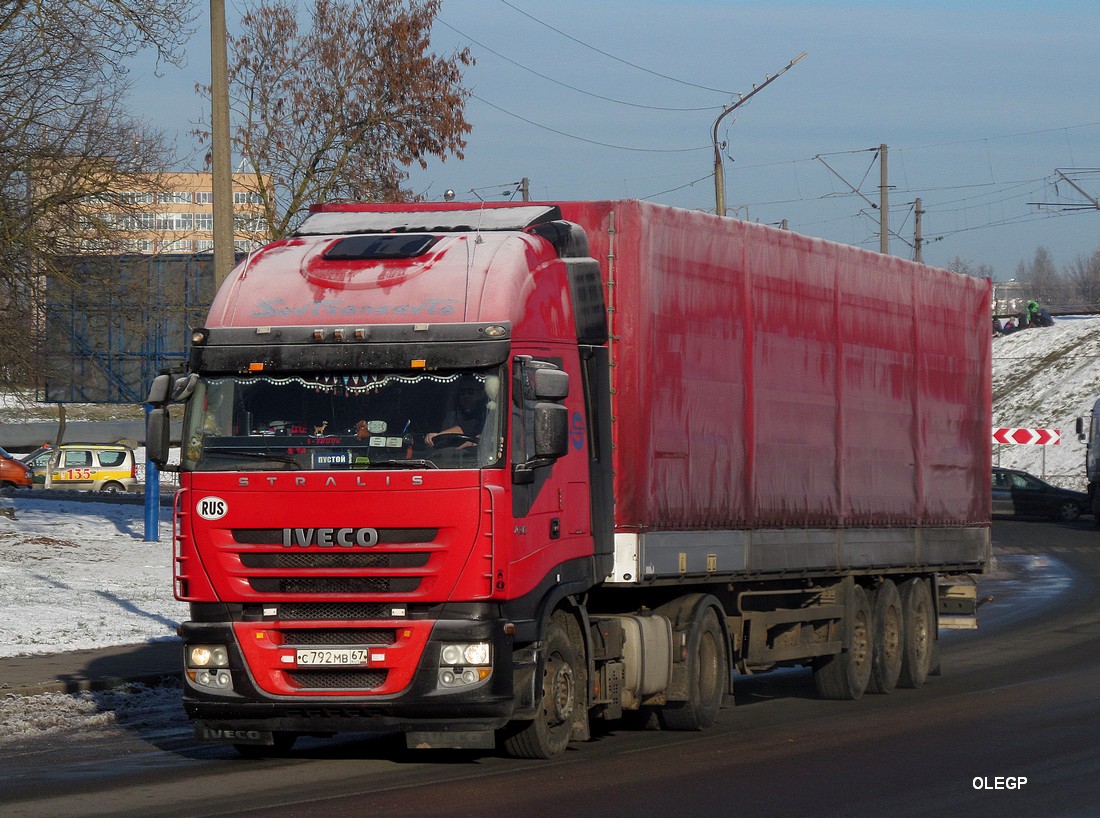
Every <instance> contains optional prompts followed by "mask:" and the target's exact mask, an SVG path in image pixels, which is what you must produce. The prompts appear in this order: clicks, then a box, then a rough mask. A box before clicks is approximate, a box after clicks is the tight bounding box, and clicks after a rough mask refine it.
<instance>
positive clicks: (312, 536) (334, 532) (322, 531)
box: [283, 528, 378, 548]
mask: <svg viewBox="0 0 1100 818" xmlns="http://www.w3.org/2000/svg"><path fill="white" fill-rule="evenodd" d="M377 544H378V530H377V529H374V528H284V529H283V545H284V546H285V547H286V548H293V547H294V546H296V545H297V546H299V547H301V548H308V547H309V546H311V545H316V546H317V547H318V548H334V547H338V548H354V547H355V546H357V545H358V546H360V547H362V548H370V547H371V546H373V545H377Z"/></svg>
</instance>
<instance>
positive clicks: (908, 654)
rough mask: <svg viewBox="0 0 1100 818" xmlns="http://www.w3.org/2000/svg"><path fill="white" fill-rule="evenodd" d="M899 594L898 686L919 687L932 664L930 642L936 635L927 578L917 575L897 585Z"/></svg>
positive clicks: (926, 676)
mask: <svg viewBox="0 0 1100 818" xmlns="http://www.w3.org/2000/svg"><path fill="white" fill-rule="evenodd" d="M898 593H899V594H900V595H901V610H902V619H903V623H904V625H903V627H902V643H901V674H900V675H899V677H898V687H920V686H921V685H923V684H924V680H925V679H927V678H928V672H929V670H930V669H931V667H932V643H933V640H935V638H936V633H935V617H934V615H933V611H932V594H931V592H929V590H928V582H927V581H926V580H923V579H920V578H916V579H911V580H909V581H908V582H903V583H902V584H901V585H900V586H899V587H898Z"/></svg>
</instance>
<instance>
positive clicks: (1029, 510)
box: [993, 469, 1090, 522]
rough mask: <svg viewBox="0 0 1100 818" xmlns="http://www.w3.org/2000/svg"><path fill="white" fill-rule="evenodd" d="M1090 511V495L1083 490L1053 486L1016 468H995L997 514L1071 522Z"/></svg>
mask: <svg viewBox="0 0 1100 818" xmlns="http://www.w3.org/2000/svg"><path fill="white" fill-rule="evenodd" d="M1089 511H1090V510H1089V496H1088V495H1087V494H1085V493H1084V492H1083V491H1074V490H1073V489H1063V488H1059V487H1058V486H1052V485H1051V484H1050V483H1047V482H1044V481H1043V480H1040V479H1039V478H1038V477H1035V476H1034V475H1032V474H1028V473H1027V472H1024V471H1018V470H1017V469H993V513H994V514H1009V515H1012V516H1014V517H1049V518H1050V519H1052V520H1065V521H1067V522H1068V521H1070V520H1076V519H1077V518H1078V517H1080V516H1081V515H1082V514H1088V513H1089Z"/></svg>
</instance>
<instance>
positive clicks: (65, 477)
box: [23, 443, 140, 492]
mask: <svg viewBox="0 0 1100 818" xmlns="http://www.w3.org/2000/svg"><path fill="white" fill-rule="evenodd" d="M53 454H54V450H53V448H52V447H45V446H44V447H42V448H41V449H39V450H38V451H36V452H33V453H32V454H31V455H30V456H29V457H27V459H26V460H24V461H23V462H24V463H25V464H26V465H27V466H29V467H30V469H31V471H32V472H33V473H34V486H35V488H43V487H44V486H45V485H46V469H47V467H48V466H49V463H50V457H51V456H52V455H53ZM50 486H51V488H55V489H90V490H92V491H106V492H123V491H138V490H139V489H140V485H139V484H138V480H137V463H136V462H135V460H134V450H133V449H131V448H130V447H129V446H124V445H122V444H120V443H64V444H62V446H61V453H60V457H59V459H58V462H57V465H56V466H55V467H54V470H53V476H52V478H51V480H50Z"/></svg>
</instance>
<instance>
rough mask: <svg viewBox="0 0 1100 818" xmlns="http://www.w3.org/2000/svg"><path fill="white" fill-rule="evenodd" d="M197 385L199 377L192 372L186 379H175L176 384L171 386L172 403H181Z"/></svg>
mask: <svg viewBox="0 0 1100 818" xmlns="http://www.w3.org/2000/svg"><path fill="white" fill-rule="evenodd" d="M198 385H199V376H198V375H197V374H195V373H194V372H192V373H191V374H190V375H187V376H186V377H183V378H176V382H175V383H174V384H172V402H173V403H182V402H183V401H185V400H187V399H188V398H189V397H191V393H192V392H194V391H195V387H196V386H198Z"/></svg>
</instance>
